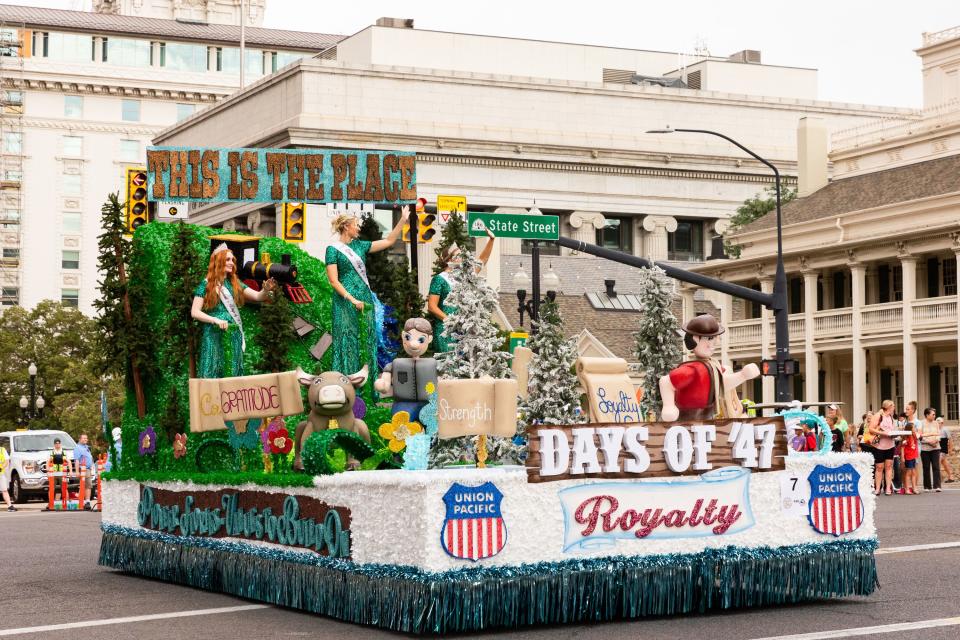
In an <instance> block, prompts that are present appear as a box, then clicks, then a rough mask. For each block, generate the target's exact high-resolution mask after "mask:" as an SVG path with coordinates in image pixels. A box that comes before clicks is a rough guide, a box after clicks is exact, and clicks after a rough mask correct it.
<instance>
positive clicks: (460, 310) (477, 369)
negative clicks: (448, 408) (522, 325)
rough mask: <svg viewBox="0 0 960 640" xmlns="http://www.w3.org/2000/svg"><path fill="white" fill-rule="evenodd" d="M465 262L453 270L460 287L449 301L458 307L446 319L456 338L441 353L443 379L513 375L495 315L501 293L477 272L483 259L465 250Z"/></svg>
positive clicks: (447, 330)
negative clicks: (451, 344)
mask: <svg viewBox="0 0 960 640" xmlns="http://www.w3.org/2000/svg"><path fill="white" fill-rule="evenodd" d="M461 255H462V256H463V260H462V262H461V263H460V264H459V265H457V266H456V267H455V268H454V270H453V278H454V281H455V282H456V286H454V287H453V291H451V292H450V295H449V296H447V300H446V304H448V305H450V306H452V307H454V308H455V309H456V310H455V311H454V312H453V313H451V314H450V315H448V316H447V318H446V320H444V321H443V326H444V331H445V334H444V335H445V336H446V337H447V338H448V339H451V340H453V342H454V346H453V348H452V349H451V350H450V351H445V352H442V353H438V354H437V356H436V357H437V370H438V372H439V374H440V377H441V378H452V379H456V380H462V379H477V378H480V377H483V376H490V377H491V378H507V377H509V376H510V366H509V360H510V354H509V353H507V352H505V351H502V350H501V349H502V347H503V339H502V338H501V337H500V334H499V332H498V331H497V327H496V325H494V324H493V322H492V320H491V318H492V317H493V314H494V313H495V312H496V310H497V306H498V299H497V294H496V292H494V290H493V289H491V288H490V287H489V286H488V285H487V283H486V281H485V280H484V279H483V278H482V277H481V276H480V274H479V273H477V272H478V271H479V269H480V266H481V265H480V261H479V260H477V259H476V258H475V257H473V254H472V253H470V252H469V251H466V250H464V251H463V252H462V254H461Z"/></svg>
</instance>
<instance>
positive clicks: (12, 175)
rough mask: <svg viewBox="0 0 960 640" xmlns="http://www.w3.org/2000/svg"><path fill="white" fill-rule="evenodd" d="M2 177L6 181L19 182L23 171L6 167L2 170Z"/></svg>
mask: <svg viewBox="0 0 960 640" xmlns="http://www.w3.org/2000/svg"><path fill="white" fill-rule="evenodd" d="M3 179H4V180H5V181H7V182H20V180H22V179H23V172H22V171H18V170H16V169H6V170H5V171H4V172H3Z"/></svg>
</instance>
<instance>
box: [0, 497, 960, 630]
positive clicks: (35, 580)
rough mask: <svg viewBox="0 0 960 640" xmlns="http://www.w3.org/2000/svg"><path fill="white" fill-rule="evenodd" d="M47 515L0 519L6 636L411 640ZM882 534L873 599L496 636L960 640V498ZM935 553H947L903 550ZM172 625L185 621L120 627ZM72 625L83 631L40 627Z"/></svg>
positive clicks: (891, 518)
mask: <svg viewBox="0 0 960 640" xmlns="http://www.w3.org/2000/svg"><path fill="white" fill-rule="evenodd" d="M948 486H951V487H952V485H948ZM40 507H41V505H39V504H31V505H27V508H25V509H21V511H19V512H18V513H7V512H5V511H4V512H2V513H0V637H16V638H38V639H39V638H55V637H74V638H78V637H79V638H83V639H84V640H95V639H100V638H109V639H125V638H136V639H137V640H151V639H157V640H161V639H162V640H170V639H171V638H191V639H192V638H229V639H230V640H245V639H247V638H249V639H251V640H254V639H255V640H262V639H264V638H298V637H304V638H307V637H309V638H343V637H347V636H351V637H356V638H359V637H363V638H389V637H394V638H396V637H402V636H401V634H395V633H390V632H385V631H380V630H376V629H369V628H365V627H358V626H354V625H350V624H345V623H341V622H336V621H333V620H329V619H326V618H322V617H319V616H314V615H308V614H304V613H300V612H297V611H292V610H287V609H280V608H277V607H272V606H263V605H259V604H257V603H253V602H250V601H245V600H242V599H239V598H234V597H231V596H225V595H220V594H215V593H208V592H206V591H200V590H196V589H191V588H188V587H181V586H177V585H172V584H168V583H164V582H159V581H153V580H147V579H144V578H139V577H135V576H130V575H125V574H123V573H119V572H116V571H113V570H109V569H104V568H102V567H99V566H97V554H98V551H99V545H100V529H99V526H100V518H99V514H96V513H54V514H47V513H43V512H42V511H39V509H40ZM878 526H879V530H880V541H881V551H882V552H883V553H881V554H879V555H878V557H877V562H878V566H879V573H880V582H881V588H880V590H878V591H877V592H876V593H874V594H873V595H872V596H870V597H869V598H848V599H845V600H832V601H827V602H823V603H814V604H806V605H798V606H785V607H777V608H768V609H751V610H743V611H727V612H720V613H713V614H709V615H699V616H685V617H679V618H662V619H648V620H641V621H632V622H617V623H607V624H602V625H594V626H562V627H553V628H549V629H535V630H527V631H518V632H503V633H499V634H496V635H497V637H499V638H523V639H529V640H539V639H543V640H565V639H568V638H570V639H572V638H600V637H602V638H604V639H605V640H617V639H620V638H623V639H627V638H629V639H631V640H633V639H636V638H643V639H644V640H659V639H670V640H673V639H676V638H696V639H698V640H699V639H702V638H708V639H709V640H727V639H734V638H736V639H740V638H743V639H750V640H755V639H760V638H763V639H772V638H778V639H780V640H784V639H787V638H789V639H790V640H817V639H820V638H842V637H860V638H886V639H891V640H892V639H893V638H898V640H899V639H909V640H913V639H917V640H933V639H944V640H946V639H950V640H955V639H956V638H958V637H960V599H958V598H957V594H958V593H960V488H958V489H948V490H947V491H945V492H944V493H942V494H923V495H920V496H893V497H890V498H886V497H883V498H881V503H880V508H879V511H878ZM931 544H942V545H946V546H944V547H942V548H937V549H923V548H921V549H909V548H907V549H905V548H904V547H913V546H918V545H931ZM211 610H212V611H211ZM185 613H192V615H189V616H184V615H183V614H185ZM168 614H173V616H175V617H162V618H158V617H151V618H149V619H147V620H118V619H126V618H131V617H137V616H163V615H168ZM63 623H84V624H83V626H82V627H79V628H71V629H49V628H46V629H45V628H42V627H44V626H46V625H57V624H63ZM893 625H899V626H893ZM936 625H939V626H936ZM872 627H880V628H879V629H871V628H872ZM830 632H834V633H830ZM490 635H492V634H490ZM464 637H473V636H464Z"/></svg>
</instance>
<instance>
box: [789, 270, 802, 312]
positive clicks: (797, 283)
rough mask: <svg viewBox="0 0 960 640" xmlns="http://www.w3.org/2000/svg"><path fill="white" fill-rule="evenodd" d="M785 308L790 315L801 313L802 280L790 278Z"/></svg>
mask: <svg viewBox="0 0 960 640" xmlns="http://www.w3.org/2000/svg"><path fill="white" fill-rule="evenodd" d="M787 306H788V307H789V308H790V313H803V278H790V283H789V288H788V291H787Z"/></svg>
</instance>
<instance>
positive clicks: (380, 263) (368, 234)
mask: <svg viewBox="0 0 960 640" xmlns="http://www.w3.org/2000/svg"><path fill="white" fill-rule="evenodd" d="M358 237H359V238H360V239H361V240H367V241H369V242H376V241H377V240H381V239H383V232H382V231H381V230H380V225H378V224H377V221H376V220H374V218H373V216H372V215H369V214H364V216H363V218H362V219H361V221H360V235H359V236H358ZM389 253H390V252H389V251H378V252H377V253H368V254H367V263H366V264H367V279H368V280H369V281H370V288H371V289H373V292H374V293H376V294H377V297H378V298H380V300H381V301H383V302H386V301H387V298H388V294H389V293H390V288H391V286H393V273H394V270H395V269H394V265H393V263H391V262H390V258H389V256H388V255H387V254H389ZM388 304H389V303H388Z"/></svg>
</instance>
